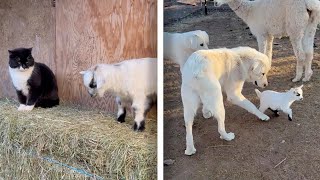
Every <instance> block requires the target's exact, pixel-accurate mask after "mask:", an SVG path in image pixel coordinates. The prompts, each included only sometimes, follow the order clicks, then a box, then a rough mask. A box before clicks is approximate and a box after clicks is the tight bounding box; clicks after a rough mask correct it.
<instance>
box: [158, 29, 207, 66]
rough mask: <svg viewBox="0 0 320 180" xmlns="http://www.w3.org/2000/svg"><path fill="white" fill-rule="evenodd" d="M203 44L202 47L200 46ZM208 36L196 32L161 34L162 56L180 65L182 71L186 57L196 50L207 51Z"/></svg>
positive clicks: (201, 32)
mask: <svg viewBox="0 0 320 180" xmlns="http://www.w3.org/2000/svg"><path fill="white" fill-rule="evenodd" d="M200 44H203V46H200ZM208 45H209V35H208V34H207V33H206V32H205V31H201V30H196V31H190V32H185V33H168V32H164V33H163V56H164V59H170V60H172V61H173V62H175V63H177V64H179V65H180V69H182V67H183V65H184V63H185V62H186V61H187V59H188V57H189V56H190V55H191V54H192V53H193V52H195V51H197V50H202V49H208Z"/></svg>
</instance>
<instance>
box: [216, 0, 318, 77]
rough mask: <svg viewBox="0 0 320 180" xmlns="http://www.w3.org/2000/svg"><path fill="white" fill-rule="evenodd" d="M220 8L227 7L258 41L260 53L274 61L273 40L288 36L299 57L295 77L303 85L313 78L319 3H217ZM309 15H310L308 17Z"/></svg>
mask: <svg viewBox="0 0 320 180" xmlns="http://www.w3.org/2000/svg"><path fill="white" fill-rule="evenodd" d="M216 1H217V3H218V4H219V5H221V4H225V3H227V4H228V5H229V6H230V7H231V9H232V10H233V11H234V12H235V13H236V14H237V15H238V16H239V17H240V18H241V19H242V20H244V21H245V22H246V24H247V25H248V26H249V28H250V31H251V32H252V34H253V35H255V36H256V37H257V41H258V46H259V51H260V52H262V53H264V54H266V55H268V57H269V59H270V60H272V45H273V39H274V37H276V38H281V37H284V36H289V37H290V41H291V44H292V46H293V50H294V54H295V56H296V57H297V66H296V76H295V78H294V79H293V80H292V81H293V82H297V81H299V80H300V79H301V77H302V73H303V68H304V67H305V77H304V78H303V79H302V80H303V81H309V80H310V78H311V76H312V73H313V71H312V69H311V63H312V59H313V44H314V36H315V33H316V29H317V25H318V24H319V22H320V2H319V1H318V0H255V1H248V0H216ZM309 13H310V14H309Z"/></svg>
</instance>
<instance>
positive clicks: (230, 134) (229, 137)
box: [220, 132, 235, 141]
mask: <svg viewBox="0 0 320 180" xmlns="http://www.w3.org/2000/svg"><path fill="white" fill-rule="evenodd" d="M234 138H235V135H234V133H232V132H229V133H226V135H224V136H222V135H221V136H220V139H224V140H226V141H231V140H233V139H234Z"/></svg>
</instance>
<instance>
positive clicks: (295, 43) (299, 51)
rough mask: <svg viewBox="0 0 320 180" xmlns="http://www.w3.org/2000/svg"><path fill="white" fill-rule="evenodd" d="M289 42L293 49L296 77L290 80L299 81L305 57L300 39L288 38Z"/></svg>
mask: <svg viewBox="0 0 320 180" xmlns="http://www.w3.org/2000/svg"><path fill="white" fill-rule="evenodd" d="M290 41H291V44H292V47H293V51H294V54H295V56H296V58H297V66H296V77H295V78H294V79H292V82H297V81H300V79H301V77H302V73H303V66H304V63H305V59H306V55H305V52H304V50H303V47H302V37H301V36H299V37H293V36H290Z"/></svg>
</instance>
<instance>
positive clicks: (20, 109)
mask: <svg viewBox="0 0 320 180" xmlns="http://www.w3.org/2000/svg"><path fill="white" fill-rule="evenodd" d="M25 107H26V105H24V104H20V106H19V107H18V111H23V110H24V108H25Z"/></svg>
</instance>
